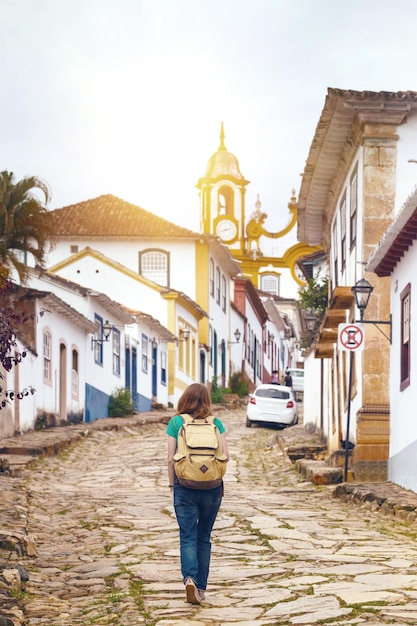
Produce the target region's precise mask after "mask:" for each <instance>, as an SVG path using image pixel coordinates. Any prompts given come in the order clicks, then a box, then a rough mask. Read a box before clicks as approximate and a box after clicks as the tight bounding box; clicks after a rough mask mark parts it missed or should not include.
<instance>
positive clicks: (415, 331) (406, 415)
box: [388, 241, 417, 492]
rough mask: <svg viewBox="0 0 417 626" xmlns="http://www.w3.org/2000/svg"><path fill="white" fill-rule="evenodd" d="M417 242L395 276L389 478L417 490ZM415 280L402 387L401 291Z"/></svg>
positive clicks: (408, 252) (398, 267)
mask: <svg viewBox="0 0 417 626" xmlns="http://www.w3.org/2000/svg"><path fill="white" fill-rule="evenodd" d="M416 267H417V244H416V242H415V241H414V242H413V244H412V246H411V247H410V248H409V249H408V251H407V252H406V253H405V254H404V256H403V258H402V260H401V261H400V262H399V263H398V264H397V266H396V267H395V269H394V272H393V274H392V276H391V311H392V345H391V372H390V404H391V422H390V453H389V457H390V458H389V465H388V479H389V480H390V481H393V482H395V483H397V484H398V485H401V486H402V487H405V488H407V489H411V490H412V491H415V492H417V420H416V418H415V410H414V407H415V406H416V405H417V369H416V367H415V363H416V359H417V324H415V323H413V322H414V321H415V319H416V312H417V282H416ZM408 283H410V284H411V305H410V319H411V323H410V359H411V361H410V377H411V381H410V385H409V386H408V387H406V388H405V389H403V390H402V391H401V390H400V366H399V364H400V363H401V352H400V345H401V344H400V341H401V335H400V333H401V299H400V294H401V292H402V291H403V289H404V288H405V287H406V286H407V284H408Z"/></svg>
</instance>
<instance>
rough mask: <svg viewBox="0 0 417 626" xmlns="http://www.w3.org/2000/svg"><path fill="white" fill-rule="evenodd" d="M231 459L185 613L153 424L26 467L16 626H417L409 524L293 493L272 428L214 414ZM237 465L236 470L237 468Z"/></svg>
mask: <svg viewBox="0 0 417 626" xmlns="http://www.w3.org/2000/svg"><path fill="white" fill-rule="evenodd" d="M220 417H221V419H222V420H223V421H224V423H225V425H226V427H227V430H228V441H229V447H230V451H231V456H232V458H231V462H230V464H229V467H228V472H227V475H226V483H225V497H224V500H223V504H222V508H221V510H220V514H219V516H218V519H217V522H216V525H215V529H214V532H213V536H212V539H213V552H212V564H211V570H210V578H209V586H208V590H207V593H206V601H205V602H204V603H203V604H202V605H201V606H197V607H196V606H194V605H189V604H187V603H186V602H185V594H184V587H183V584H182V581H181V574H180V566H179V542H178V530H177V524H176V520H175V516H174V511H173V506H172V499H171V496H170V490H169V488H168V480H167V473H166V464H165V461H166V435H165V425H164V424H162V423H161V424H148V425H143V426H138V427H137V428H131V427H127V428H125V429H122V430H119V431H98V432H95V433H93V434H92V435H91V436H89V437H87V438H86V439H84V440H83V441H81V442H80V443H78V444H77V445H76V446H74V447H73V448H71V449H69V450H68V451H66V452H63V453H60V454H59V455H58V456H56V457H52V458H46V459H41V460H39V461H38V462H37V463H36V465H35V467H33V468H31V469H29V470H27V472H25V475H24V481H23V482H24V484H25V487H26V488H27V490H28V492H29V510H28V520H27V526H28V530H29V532H30V534H31V535H32V537H33V540H34V545H35V547H36V555H35V556H32V557H25V558H24V559H22V560H21V561H19V562H22V563H23V564H24V567H25V568H26V570H27V572H28V573H29V581H28V582H27V583H26V584H25V590H24V593H23V594H22V598H21V601H22V603H23V605H24V612H25V622H24V623H25V624H27V625H28V626H34V625H35V624H44V625H49V626H63V625H65V626H72V625H75V624H82V625H84V626H85V625H89V624H103V625H109V624H116V625H118V626H132V625H141V624H143V625H146V626H153V625H155V624H158V625H159V626H180V625H183V624H184V625H185V624H187V625H188V626H212V625H213V626H214V625H217V626H229V625H230V626H231V625H232V624H233V625H234V626H264V625H279V624H307V625H309V626H311V625H313V624H322V623H333V624H337V625H343V624H352V625H354V624H366V625H367V626H375V625H376V624H390V623H391V624H392V623H395V624H397V625H401V624H404V625H405V624H417V547H416V542H415V537H416V527H415V524H414V525H413V524H407V523H406V522H404V521H399V520H398V519H396V518H394V517H392V516H385V515H384V514H383V513H381V512H380V511H375V510H372V509H371V508H370V507H368V506H366V504H363V505H358V504H354V503H350V502H343V501H340V500H338V499H336V498H334V497H333V496H332V491H331V489H330V488H329V487H317V486H314V485H312V484H311V483H307V482H304V481H303V479H302V478H301V477H300V475H299V474H298V473H297V472H296V471H295V470H294V468H293V466H292V464H291V463H290V462H289V461H288V459H287V458H286V457H285V456H284V454H283V452H282V450H281V448H280V446H279V445H278V444H277V431H276V430H274V429H268V428H259V427H258V428H256V427H254V428H252V429H247V428H246V427H245V418H244V411H243V410H239V411H236V412H233V413H232V412H228V411H226V410H225V411H224V412H223V414H220ZM237 459H239V462H237Z"/></svg>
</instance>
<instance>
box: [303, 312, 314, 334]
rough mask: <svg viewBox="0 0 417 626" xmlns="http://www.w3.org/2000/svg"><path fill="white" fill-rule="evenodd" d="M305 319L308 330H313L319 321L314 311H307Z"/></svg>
mask: <svg viewBox="0 0 417 626" xmlns="http://www.w3.org/2000/svg"><path fill="white" fill-rule="evenodd" d="M304 321H305V324H306V326H307V330H308V331H310V332H312V331H313V330H314V328H315V326H316V323H317V315H316V314H315V313H313V311H306V312H305V314H304Z"/></svg>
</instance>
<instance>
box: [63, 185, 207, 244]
mask: <svg viewBox="0 0 417 626" xmlns="http://www.w3.org/2000/svg"><path fill="white" fill-rule="evenodd" d="M52 215H53V218H54V224H55V227H54V232H55V234H56V235H57V236H61V237H63V236H64V237H65V236H78V237H112V238H114V237H141V238H142V237H151V238H158V237H161V238H164V239H170V238H186V239H195V238H196V237H198V238H200V239H201V237H202V236H201V235H200V234H197V233H194V232H193V231H191V230H188V229H187V228H183V227H182V226H177V225H176V224H172V223H171V222H168V221H167V220H164V219H163V218H161V217H158V216H156V215H154V214H153V213H150V212H149V211H145V209H142V208H141V207H139V206H136V205H134V204H130V202H126V201H125V200H121V199H120V198H116V196H113V195H111V194H108V195H104V196H99V197H98V198H93V199H92V200H85V201H84V202H79V203H78V204H72V205H70V206H66V207H63V208H61V209H55V210H54V211H52ZM203 237H204V236H203Z"/></svg>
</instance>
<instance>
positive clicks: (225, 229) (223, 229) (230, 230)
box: [216, 218, 237, 241]
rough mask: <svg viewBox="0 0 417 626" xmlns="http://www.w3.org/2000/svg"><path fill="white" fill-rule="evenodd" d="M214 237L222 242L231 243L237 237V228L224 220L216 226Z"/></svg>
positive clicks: (227, 220) (229, 221) (231, 222)
mask: <svg viewBox="0 0 417 626" xmlns="http://www.w3.org/2000/svg"><path fill="white" fill-rule="evenodd" d="M216 235H217V236H218V237H220V239H223V241H232V240H233V239H235V238H236V235H237V226H236V224H235V223H234V221H233V220H230V219H227V218H224V219H222V220H220V221H219V222H217V224H216Z"/></svg>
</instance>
